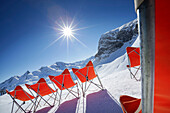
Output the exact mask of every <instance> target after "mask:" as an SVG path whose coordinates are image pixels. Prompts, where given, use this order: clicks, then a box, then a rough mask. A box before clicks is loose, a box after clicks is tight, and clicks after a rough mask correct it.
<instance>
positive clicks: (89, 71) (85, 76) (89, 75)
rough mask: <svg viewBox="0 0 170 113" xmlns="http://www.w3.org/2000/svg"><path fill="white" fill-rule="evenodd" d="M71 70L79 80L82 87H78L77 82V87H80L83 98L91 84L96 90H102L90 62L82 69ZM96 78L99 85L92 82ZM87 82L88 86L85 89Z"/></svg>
mask: <svg viewBox="0 0 170 113" xmlns="http://www.w3.org/2000/svg"><path fill="white" fill-rule="evenodd" d="M72 70H73V73H74V74H75V75H76V78H77V77H78V78H79V80H80V81H81V82H82V85H80V83H79V81H78V83H79V85H80V86H81V89H82V92H83V97H84V96H85V92H86V91H87V90H88V88H89V87H90V85H91V83H92V84H94V85H96V86H97V87H98V88H100V89H102V90H103V89H104V88H103V85H102V83H101V81H100V78H99V76H98V75H97V74H95V71H94V67H93V63H92V61H89V62H88V63H87V65H86V66H85V67H84V68H81V69H76V68H72ZM96 77H97V78H98V81H99V83H100V84H96V83H94V82H93V79H94V78H96ZM78 78H77V79H78ZM84 82H85V86H84V88H83V83H84ZM87 82H89V86H88V87H87V88H86V84H87Z"/></svg>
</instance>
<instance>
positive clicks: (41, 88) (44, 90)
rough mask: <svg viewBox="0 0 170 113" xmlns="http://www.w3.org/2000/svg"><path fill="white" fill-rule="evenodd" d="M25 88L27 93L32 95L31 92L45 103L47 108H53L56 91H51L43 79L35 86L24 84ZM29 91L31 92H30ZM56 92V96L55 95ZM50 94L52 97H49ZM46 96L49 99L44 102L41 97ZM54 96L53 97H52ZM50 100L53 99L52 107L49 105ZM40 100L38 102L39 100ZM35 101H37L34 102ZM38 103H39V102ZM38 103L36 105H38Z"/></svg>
mask: <svg viewBox="0 0 170 113" xmlns="http://www.w3.org/2000/svg"><path fill="white" fill-rule="evenodd" d="M25 85H26V87H27V88H28V89H29V91H30V92H31V93H32V94H33V92H32V91H31V90H33V91H34V92H35V93H36V94H37V95H38V96H39V97H40V98H41V99H42V100H44V102H45V103H47V104H48V105H49V106H51V107H53V106H54V105H55V101H56V98H57V89H56V90H53V89H52V88H51V87H50V86H49V85H48V84H47V83H46V81H45V79H44V78H41V79H40V80H39V81H38V82H37V83H36V84H33V85H28V84H25ZM30 89H31V90H30ZM55 92H56V94H55ZM50 94H52V95H50ZM46 95H48V96H49V98H48V99H47V100H45V99H44V98H43V96H46ZM53 95H54V97H52V96H53ZM50 98H53V99H54V102H53V105H51V104H50V103H49V102H48V101H49V100H50ZM41 99H40V100H41ZM36 101H37V100H36ZM39 102H40V101H39ZM39 102H38V104H39Z"/></svg>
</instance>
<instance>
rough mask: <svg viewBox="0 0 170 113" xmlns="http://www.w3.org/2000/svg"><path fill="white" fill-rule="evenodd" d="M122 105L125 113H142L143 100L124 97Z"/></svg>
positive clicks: (121, 99)
mask: <svg viewBox="0 0 170 113" xmlns="http://www.w3.org/2000/svg"><path fill="white" fill-rule="evenodd" d="M120 103H121V107H122V110H123V112H124V113H142V107H141V99H138V98H134V97H130V96H127V95H122V96H120Z"/></svg>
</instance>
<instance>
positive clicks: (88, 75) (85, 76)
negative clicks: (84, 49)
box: [72, 61, 97, 83]
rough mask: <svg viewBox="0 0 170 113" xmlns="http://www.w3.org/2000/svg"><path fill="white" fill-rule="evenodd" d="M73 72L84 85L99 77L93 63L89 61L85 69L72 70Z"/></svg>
mask: <svg viewBox="0 0 170 113" xmlns="http://www.w3.org/2000/svg"><path fill="white" fill-rule="evenodd" d="M72 70H73V73H74V74H75V75H77V77H78V78H79V79H80V81H81V82H82V83H84V82H86V81H89V80H92V79H94V78H95V77H97V76H96V74H95V71H94V68H93V63H92V61H89V62H88V63H87V65H86V66H85V67H84V68H81V69H76V68H72Z"/></svg>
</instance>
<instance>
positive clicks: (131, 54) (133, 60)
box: [126, 47, 140, 81]
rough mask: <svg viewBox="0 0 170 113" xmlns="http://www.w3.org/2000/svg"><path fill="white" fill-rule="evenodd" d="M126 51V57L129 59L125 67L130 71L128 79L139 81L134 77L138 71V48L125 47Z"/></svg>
mask: <svg viewBox="0 0 170 113" xmlns="http://www.w3.org/2000/svg"><path fill="white" fill-rule="evenodd" d="M126 51H127V55H128V59H129V60H128V61H129V65H127V68H128V70H129V71H130V77H131V78H135V80H136V81H140V78H139V79H138V78H137V77H136V75H137V73H138V71H139V70H140V48H139V47H127V48H126ZM132 68H133V69H132ZM132 71H133V72H132Z"/></svg>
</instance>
